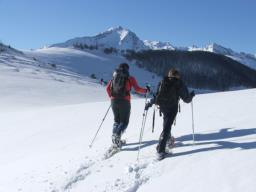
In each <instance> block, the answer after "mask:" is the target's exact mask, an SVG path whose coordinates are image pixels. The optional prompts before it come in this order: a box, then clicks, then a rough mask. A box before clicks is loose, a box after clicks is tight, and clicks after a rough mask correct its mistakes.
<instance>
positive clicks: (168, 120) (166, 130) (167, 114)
mask: <svg viewBox="0 0 256 192" xmlns="http://www.w3.org/2000/svg"><path fill="white" fill-rule="evenodd" d="M160 111H161V112H162V114H163V116H164V117H163V118H164V121H163V131H162V133H161V135H160V138H159V143H158V146H157V152H158V153H162V152H165V147H166V143H167V140H168V138H169V137H170V134H171V128H172V124H173V121H174V119H175V117H176V115H177V112H178V105H174V106H172V107H160Z"/></svg>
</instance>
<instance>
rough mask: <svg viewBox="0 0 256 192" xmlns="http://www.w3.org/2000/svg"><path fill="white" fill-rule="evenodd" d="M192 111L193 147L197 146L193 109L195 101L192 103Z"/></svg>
mask: <svg viewBox="0 0 256 192" xmlns="http://www.w3.org/2000/svg"><path fill="white" fill-rule="evenodd" d="M191 111H192V133H193V145H195V125H194V108H193V101H191Z"/></svg>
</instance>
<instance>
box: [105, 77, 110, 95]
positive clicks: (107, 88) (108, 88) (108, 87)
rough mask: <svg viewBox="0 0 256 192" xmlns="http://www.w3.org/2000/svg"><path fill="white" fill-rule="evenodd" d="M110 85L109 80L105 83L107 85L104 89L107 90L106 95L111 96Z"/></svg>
mask: <svg viewBox="0 0 256 192" xmlns="http://www.w3.org/2000/svg"><path fill="white" fill-rule="evenodd" d="M110 85H111V80H110V81H109V82H108V84H107V87H106V90H107V93H108V96H109V97H111V90H110V87H111V86H110Z"/></svg>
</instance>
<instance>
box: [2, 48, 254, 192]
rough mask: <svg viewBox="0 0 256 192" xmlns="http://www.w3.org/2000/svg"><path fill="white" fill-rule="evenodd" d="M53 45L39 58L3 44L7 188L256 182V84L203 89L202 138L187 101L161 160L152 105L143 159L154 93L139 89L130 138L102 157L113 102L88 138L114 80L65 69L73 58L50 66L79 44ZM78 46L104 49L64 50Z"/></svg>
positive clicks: (114, 188) (114, 190) (71, 190)
mask: <svg viewBox="0 0 256 192" xmlns="http://www.w3.org/2000/svg"><path fill="white" fill-rule="evenodd" d="M48 51H49V52H48V53H46V52H47V51H46V50H44V51H43V50H41V51H38V52H35V55H37V56H38V57H40V58H44V57H45V60H43V61H40V62H39V60H38V59H37V60H34V59H33V57H32V54H31V55H29V56H20V57H18V56H17V55H15V56H13V55H9V54H0V78H1V82H2V83H1V84H0V86H1V87H0V88H1V92H0V106H1V107H0V119H1V120H0V153H1V154H2V155H1V158H0V170H1V174H0V191H1V192H2V191H3V192H7V191H8V192H17V191H19V192H21V191H22V192H35V191H38V192H41V191H42V192H43V191H45V192H48V191H49V192H66V191H68V192H81V191H85V192H87V191H88V192H102V191H105V192H135V191H138V192H151V191H152V192H153V191H154V192H155V191H170V190H171V191H179V192H190V191H197V192H205V191H209V192H215V191H219V192H227V191H230V192H240V191H246V192H255V190H256V186H255V180H256V174H255V172H256V167H255V161H256V156H255V153H256V119H255V109H256V96H255V95H256V89H249V90H243V91H232V92H222V93H214V94H202V95H197V96H196V97H195V99H194V101H193V106H194V125H195V139H196V142H195V145H193V141H192V128H191V126H192V120H191V105H190V104H185V103H181V113H179V114H178V116H177V121H176V126H174V127H173V132H172V133H173V135H174V136H175V137H176V141H177V143H176V147H175V148H174V149H173V155H169V156H168V157H167V158H166V159H164V160H162V161H160V162H158V161H156V160H155V159H156V155H155V153H156V150H155V148H156V144H157V141H158V138H159V135H160V132H161V130H162V117H159V115H158V111H157V113H156V114H157V115H156V124H155V132H154V133H152V132H151V129H152V113H153V112H152V111H153V110H152V108H151V109H150V110H149V112H148V118H147V122H146V126H145V130H144V135H143V141H142V145H141V151H140V156H139V161H137V160H136V159H137V154H138V146H139V144H138V140H139V134H140V128H141V121H142V114H143V108H144V103H145V99H143V98H142V99H138V98H135V97H134V96H133V97H132V98H133V99H132V110H131V117H130V124H129V126H128V128H127V131H126V133H125V134H124V135H123V138H125V139H126V141H127V144H126V145H125V146H123V148H122V151H121V152H120V153H117V154H116V155H115V156H113V157H112V158H110V159H108V160H103V159H102V157H103V155H104V153H105V151H106V150H107V148H108V147H109V146H110V145H111V131H112V124H113V115H112V111H111V110H110V111H109V114H108V115H107V117H106V119H105V121H104V123H103V125H102V128H101V129H100V131H99V134H98V136H97V138H96V140H95V143H94V145H93V147H92V148H89V147H88V146H89V144H90V143H91V141H92V139H93V136H94V135H95V133H96V131H97V130H98V127H99V125H100V123H101V121H102V119H103V117H104V115H105V113H106V111H107V109H108V107H109V105H110V102H109V100H108V98H107V96H106V93H105V87H103V86H101V85H99V84H97V83H95V82H94V81H92V80H90V79H88V78H86V77H83V76H79V75H78V74H77V73H70V72H68V71H66V68H65V66H66V67H70V66H69V65H68V64H67V63H65V64H63V65H57V69H52V68H51V67H49V65H48V63H47V62H46V60H47V59H46V58H48V59H53V57H50V55H51V54H52V55H55V56H57V55H58V56H59V58H58V57H57V58H56V60H55V61H56V62H57V61H60V60H62V61H63V58H62V57H63V56H62V55H61V51H63V52H65V51H68V53H70V52H71V50H67V49H61V50H56V49H55V52H54V51H53V50H48ZM73 54H82V55H83V54H85V55H86V56H84V55H83V58H84V59H85V58H86V57H87V59H88V58H94V59H96V60H102V59H105V58H101V57H100V56H99V55H97V57H96V56H92V55H90V54H93V53H80V52H76V51H75V50H74V53H72V54H71V53H70V55H69V56H67V57H65V59H67V60H68V57H72V55H73ZM35 55H34V56H35ZM61 58H62V59H61ZM70 59H71V60H72V58H70ZM85 60H86V59H85ZM94 61H95V60H94ZM66 64H67V65H66ZM39 65H40V66H39ZM93 65H94V64H93ZM95 65H98V64H97V63H96V64H95ZM113 65H114V64H113ZM71 68H72V66H71ZM85 73H86V72H85ZM141 76H143V74H142V75H141ZM144 78H145V77H144ZM142 79H143V78H142Z"/></svg>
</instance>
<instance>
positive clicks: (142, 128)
mask: <svg viewBox="0 0 256 192" xmlns="http://www.w3.org/2000/svg"><path fill="white" fill-rule="evenodd" d="M147 96H148V95H147V93H146V99H145V106H146V104H147V98H148V97H147ZM147 114H148V111H147V110H145V108H144V112H143V116H142V124H141V129H140V138H139V150H138V154H137V161H139V156H140V147H141V141H142V137H143V132H144V127H145V124H146V119H147Z"/></svg>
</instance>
